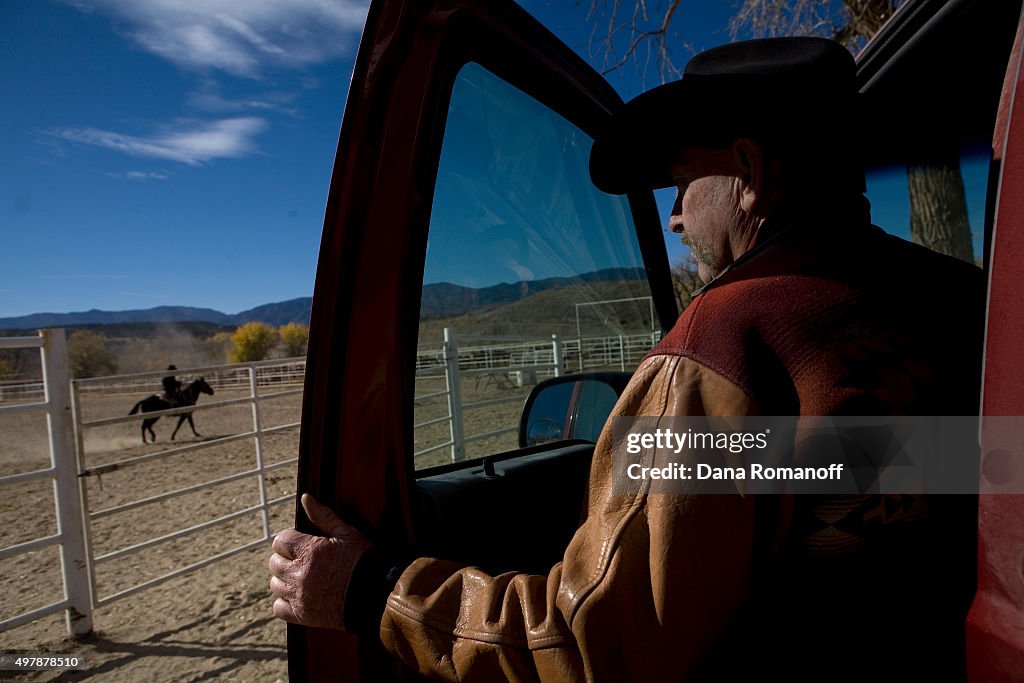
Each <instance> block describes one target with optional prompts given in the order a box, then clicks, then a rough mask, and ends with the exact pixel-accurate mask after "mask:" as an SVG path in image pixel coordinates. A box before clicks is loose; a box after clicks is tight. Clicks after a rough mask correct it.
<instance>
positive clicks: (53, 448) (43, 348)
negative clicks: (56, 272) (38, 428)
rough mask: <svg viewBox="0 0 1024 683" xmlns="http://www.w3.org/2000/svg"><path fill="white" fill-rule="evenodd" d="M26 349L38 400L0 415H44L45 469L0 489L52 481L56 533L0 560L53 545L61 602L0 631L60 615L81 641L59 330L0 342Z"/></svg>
mask: <svg viewBox="0 0 1024 683" xmlns="http://www.w3.org/2000/svg"><path fill="white" fill-rule="evenodd" d="M32 348H36V349H39V351H40V353H41V354H42V367H43V382H42V385H43V396H42V400H41V401H34V402H22V403H16V404H13V405H3V406H0V415H13V414H15V413H27V412H39V413H46V417H47V429H48V431H49V438H50V466H49V467H47V468H44V469H40V470H33V471H30V472H21V473H19V474H13V475H9V476H5V477H0V486H4V487H6V486H10V485H12V484H21V483H25V482H30V481H34V480H39V479H50V480H52V481H53V495H54V504H55V506H56V510H57V533H56V534H52V535H49V536H43V537H41V538H36V539H33V540H30V541H26V542H24V543H18V544H17V545H13V546H8V547H5V548H2V549H0V559H6V558H9V557H16V556H18V555H25V554H27V553H31V552H35V551H37V550H41V549H43V548H47V547H50V546H54V545H59V546H60V564H61V574H62V577H61V578H62V580H63V583H64V596H63V598H62V599H61V600H58V601H57V602H53V603H51V604H49V605H45V606H43V607H39V608H37V609H34V610H30V611H28V612H24V613H22V614H19V615H16V616H14V617H11V618H8V619H4V620H3V621H0V631H6V630H7V629H10V628H14V627H15V626H20V625H21V624H26V623H28V622H30V621H34V620H36V619H39V618H41V617H45V616H47V615H50V614H56V613H58V612H61V611H66V614H67V627H68V631H69V632H70V633H71V634H73V635H83V634H86V633H89V632H90V631H91V630H92V608H93V605H92V598H91V595H90V590H89V570H88V566H89V561H88V549H87V547H86V541H85V515H84V510H83V508H82V495H81V489H80V485H79V479H78V467H77V463H76V458H75V435H74V418H73V416H72V407H71V391H70V384H69V382H68V365H67V342H66V339H65V337H64V330H43V331H42V332H40V333H39V335H38V336H34V337H3V338H0V349H32ZM20 395H21V396H25V395H26V394H24V393H23V394H20Z"/></svg>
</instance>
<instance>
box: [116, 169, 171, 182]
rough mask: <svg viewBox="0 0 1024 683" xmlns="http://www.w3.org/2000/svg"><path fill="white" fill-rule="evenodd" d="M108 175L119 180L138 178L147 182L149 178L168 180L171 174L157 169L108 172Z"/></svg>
mask: <svg viewBox="0 0 1024 683" xmlns="http://www.w3.org/2000/svg"><path fill="white" fill-rule="evenodd" d="M107 176H109V177H111V178H115V179H117V180H137V181H140V182H145V181H147V180H167V179H168V178H169V177H170V176H168V175H167V174H166V173H158V172H156V171H128V172H126V173H107Z"/></svg>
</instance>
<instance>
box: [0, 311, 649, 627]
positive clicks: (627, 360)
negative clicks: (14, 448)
mask: <svg viewBox="0 0 1024 683" xmlns="http://www.w3.org/2000/svg"><path fill="white" fill-rule="evenodd" d="M659 338H660V334H659V333H644V334H630V335H617V336H606V337H591V338H586V337H585V338H577V339H565V340H563V339H561V338H559V337H558V336H557V335H552V336H551V337H550V338H532V339H523V338H509V337H472V336H464V337H462V336H459V337H457V336H456V334H455V331H454V330H453V329H450V328H448V329H445V332H444V341H443V342H442V343H441V344H434V345H422V346H421V347H420V349H419V350H418V353H417V361H416V376H417V389H418V393H417V395H416V397H415V400H416V402H417V405H420V404H422V403H429V402H438V403H440V404H441V405H443V410H441V411H438V412H439V413H440V414H436V415H434V416H431V417H429V418H427V419H424V420H422V421H420V422H419V423H418V424H416V425H415V430H416V431H419V430H424V429H430V428H435V429H436V428H441V429H443V425H447V430H446V432H447V433H446V435H445V436H444V437H442V438H441V442H440V443H434V444H430V445H429V446H428V447H425V448H423V449H421V450H418V451H416V453H415V454H414V455H415V458H416V459H421V458H422V457H423V456H425V455H427V454H430V453H437V452H439V451H446V452H447V456H448V458H447V459H449V460H450V461H452V462H457V461H459V460H462V459H464V458H465V457H466V445H467V444H470V443H476V442H480V441H484V440H486V439H491V438H495V437H500V436H503V435H505V434H509V433H511V432H514V431H516V429H517V425H516V424H509V423H504V424H499V423H493V422H492V423H488V422H487V421H486V420H484V421H479V420H478V421H477V427H476V432H471V430H470V429H469V428H467V423H466V415H467V413H471V412H472V411H477V410H483V411H487V410H491V409H495V408H500V407H501V406H503V405H508V404H513V403H521V402H522V401H523V398H524V397H523V396H522V395H505V396H502V395H497V396H489V395H487V391H486V389H488V387H489V386H490V385H487V384H485V385H484V389H485V391H482V392H481V391H475V392H472V393H473V396H471V398H473V399H474V400H469V401H467V400H466V395H464V393H463V383H464V382H466V381H469V382H470V388H471V389H472V388H474V386H476V387H477V388H478V387H479V384H480V383H481V382H484V383H486V382H494V384H493V386H494V387H496V388H497V389H524V390H525V389H528V387H529V386H531V385H533V384H535V383H537V382H538V381H541V380H543V379H545V378H547V377H556V376H560V375H561V374H563V373H567V372H574V371H579V370H584V369H586V370H594V369H599V368H608V369H622V370H627V369H630V368H632V367H635V365H636V364H637V363H638V362H639V360H640V359H641V358H643V356H644V355H645V354H646V353H647V352H649V351H650V349H651V348H652V347H653V345H654V344H655V343H657V341H658V339H659ZM0 348H38V349H39V350H40V352H41V354H42V360H43V382H42V383H41V386H42V387H43V392H42V395H41V396H38V395H36V396H35V397H34V394H33V391H34V390H28V389H26V390H24V391H21V392H20V394H19V395H20V396H21V398H22V400H21V402H16V403H7V402H5V403H4V404H3V405H0V415H4V414H16V413H26V412H42V413H46V415H47V417H48V422H47V424H48V430H49V444H50V465H49V466H48V467H45V468H42V469H37V470H33V471H29V472H20V473H17V474H12V475H8V476H4V477H0V487H2V486H8V485H13V484H19V483H24V482H30V481H36V480H45V479H50V480H53V481H54V482H55V483H54V501H55V506H56V509H57V520H58V530H57V533H56V534H50V535H46V536H42V537H39V538H34V539H31V540H29V541H25V542H22V543H18V544H15V545H12V546H8V547H5V548H0V559H7V558H11V557H16V556H18V555H22V554H25V553H29V552H35V551H37V550H40V549H44V548H48V547H52V546H59V547H60V557H61V571H62V580H63V585H64V596H63V598H62V599H61V600H58V601H56V602H53V603H51V604H48V605H43V606H41V607H38V608H34V609H32V610H30V611H27V612H24V613H22V614H18V615H15V616H13V617H11V618H8V619H6V620H3V621H0V632H2V631H4V630H6V629H10V628H14V627H16V626H19V625H21V624H25V623H28V622H30V621H33V620H35V619H38V618H40V617H43V616H47V615H50V614H54V613H58V612H60V611H65V612H66V621H67V628H68V630H69V632H70V633H72V634H75V635H81V634H85V633H88V632H89V631H91V630H92V614H93V611H94V610H95V609H96V608H98V607H103V606H106V605H109V604H111V603H112V602H115V601H117V600H120V599H122V598H126V597H128V596H131V595H135V594H137V593H138V592H140V591H143V590H146V589H148V588H151V587H154V586H157V585H159V584H162V583H164V582H166V581H169V580H171V579H174V578H176V577H179V576H181V575H183V574H185V573H187V572H190V571H193V570H197V569H200V568H202V567H206V566H208V565H210V564H211V563H213V562H217V561H219V560H221V559H224V558H227V557H230V556H232V555H235V554H237V553H241V552H245V551H247V550H250V549H252V548H256V547H260V546H263V547H265V546H266V544H267V543H268V542H269V540H270V539H271V533H270V510H271V509H272V508H274V506H277V505H280V504H283V503H287V502H289V501H292V500H294V493H288V494H287V495H284V496H280V497H277V498H271V497H270V493H269V491H268V488H267V483H266V479H265V477H266V475H267V474H268V473H270V472H273V471H275V470H279V469H282V468H285V467H293V466H295V464H296V463H297V460H298V459H297V458H290V459H285V460H282V461H280V462H274V463H268V462H267V461H266V452H265V447H264V441H265V438H266V437H267V436H268V435H272V434H277V433H280V432H285V431H289V430H295V429H297V428H298V427H299V425H300V423H299V422H297V421H296V422H288V423H285V424H279V425H274V426H267V425H266V423H265V420H264V414H263V412H262V409H261V406H262V404H264V403H265V402H266V401H268V400H272V399H281V398H287V397H295V396H300V395H301V394H302V385H303V381H304V375H305V359H302V358H291V359H277V360H268V361H260V362H255V363H243V364H233V365H210V366H203V367H194V368H182V369H179V370H177V371H175V374H176V375H177V376H178V377H179V378H187V377H198V376H203V377H204V378H205V379H206V381H207V383H209V384H210V385H211V386H213V387H214V388H215V389H216V390H218V391H220V390H229V391H232V392H241V393H242V394H243V395H241V396H237V395H236V396H232V397H231V398H227V399H223V398H217V399H216V400H210V401H203V402H200V403H197V404H196V405H192V406H180V407H175V408H170V409H167V410H160V411H154V412H149V413H139V414H135V415H118V416H114V417H90V418H86V417H85V416H84V415H83V410H82V403H83V398H87V397H94V396H106V395H120V394H126V393H133V394H146V393H150V394H151V393H153V392H154V390H158V388H159V386H160V378H162V377H164V376H166V375H167V374H168V373H167V371H166V370H163V371H152V372H143V373H135V374H128V375H118V376H112V377H97V378H88V379H77V380H71V379H70V377H69V373H68V365H67V349H66V341H65V336H64V332H63V330H46V331H42V332H40V333H39V335H38V336H31V337H7V338H0ZM22 384H23V385H24V386H29V385H31V384H32V383H31V382H23V383H22ZM421 388H422V390H421ZM4 389H5V391H7V392H8V393H5V396H6V397H8V399H9V398H10V397H11V396H12V395H13V394H11V393H10V386H6V387H4ZM15 393H18V392H15ZM481 393H482V394H484V397H483V398H480V394H481ZM474 397H475V398H474ZM36 399H40V400H36ZM238 406H250V408H251V411H250V418H249V419H251V428H249V429H245V430H244V431H241V432H237V433H231V434H228V435H225V436H220V437H217V438H211V439H209V440H205V441H202V442H198V443H188V444H183V445H180V446H174V447H172V448H167V449H164V450H160V451H156V452H150V453H143V454H139V455H132V456H129V457H122V458H120V459H117V460H113V461H107V462H104V463H102V464H92V463H91V461H90V459H89V457H88V456H89V454H88V453H87V452H86V451H87V448H86V438H85V436H86V434H87V433H88V432H90V430H97V429H101V428H104V427H110V426H114V425H119V424H127V423H135V424H138V421H139V420H144V419H148V418H153V417H161V416H175V415H181V414H184V413H195V412H201V411H210V410H223V409H225V408H231V407H238ZM248 439H251V440H252V441H253V444H254V453H253V464H252V465H251V466H247V467H246V468H245V469H243V470H242V471H238V472H232V473H230V474H222V475H221V476H216V477H214V478H212V479H209V480H208V481H202V482H198V483H191V482H190V483H188V485H185V486H179V487H177V488H175V489H174V490H171V491H165V492H159V493H151V494H149V495H145V494H144V493H141V492H140V493H139V494H138V495H136V496H134V497H132V498H131V499H130V500H126V501H121V502H118V503H117V504H113V505H108V506H106V507H103V508H101V509H93V508H92V507H90V504H89V499H88V498H89V496H88V487H87V486H86V482H87V481H88V477H99V476H101V475H104V474H107V473H110V472H114V471H118V470H125V469H129V468H132V467H136V466H138V465H141V464H143V463H151V462H158V461H169V462H173V460H174V459H175V458H177V457H179V456H182V455H185V454H189V453H193V452H196V451H202V450H206V449H213V448H216V447H218V446H223V445H225V444H229V443H233V442H238V441H244V440H248ZM252 480H255V482H254V484H255V486H254V489H255V493H256V494H257V501H258V502H257V503H256V504H254V505H248V506H247V507H243V508H242V509H240V510H233V511H230V512H227V513H226V514H221V515H220V516H218V517H216V518H214V519H207V520H202V521H199V522H197V523H195V524H191V525H190V526H187V527H186V528H180V529H175V530H172V531H168V532H166V533H160V534H157V535H154V536H153V537H151V538H144V539H142V540H138V541H136V542H133V543H131V544H130V545H127V546H126V547H122V548H116V549H112V550H109V551H106V552H103V553H102V554H97V552H96V550H95V548H94V545H93V541H92V524H93V522H95V521H97V520H101V519H104V518H108V517H110V516H112V515H116V514H119V513H126V512H129V511H134V512H135V513H136V514H144V513H145V511H146V510H147V509H152V508H150V506H153V505H156V504H159V503H163V502H167V501H172V500H175V499H178V498H180V497H181V496H186V495H189V494H194V493H197V492H200V491H204V490H207V489H211V488H213V487H216V486H221V485H225V484H228V483H232V482H244V481H252ZM251 516H258V518H259V526H260V532H261V533H260V534H259V537H257V538H253V539H251V540H245V541H243V542H241V544H240V545H236V546H235V547H232V548H230V549H227V550H223V551H221V550H220V549H219V548H218V549H217V550H218V552H216V553H215V554H213V555H211V556H209V557H205V558H199V559H197V561H195V562H193V563H191V564H188V565H186V566H182V567H175V568H174V569H173V570H172V571H169V572H167V573H165V574H163V575H161V576H157V577H155V578H150V579H148V580H144V581H139V582H137V583H134V584H133V585H129V586H128V587H119V589H118V590H117V591H116V592H111V593H109V594H106V595H101V594H100V592H99V591H98V590H97V578H96V577H97V568H98V567H103V566H106V565H108V564H109V563H111V562H113V561H116V560H118V559H122V558H125V557H127V556H130V555H133V554H135V553H139V552H142V551H145V550H148V549H150V548H156V547H158V546H162V545H163V544H165V543H169V542H172V541H175V540H177V539H182V538H186V537H189V536H191V535H193V534H197V533H200V532H203V531H205V530H208V529H212V528H216V527H219V526H221V525H225V524H228V523H231V522H234V521H236V520H239V519H243V518H246V517H251Z"/></svg>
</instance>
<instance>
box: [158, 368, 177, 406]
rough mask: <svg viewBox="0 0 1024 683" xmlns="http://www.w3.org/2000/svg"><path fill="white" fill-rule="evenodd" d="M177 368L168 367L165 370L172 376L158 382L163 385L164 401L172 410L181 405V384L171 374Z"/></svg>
mask: <svg viewBox="0 0 1024 683" xmlns="http://www.w3.org/2000/svg"><path fill="white" fill-rule="evenodd" d="M177 369H178V368H177V366H175V365H173V364H172V365H168V366H167V370H168V371H169V372H171V373H172V374H170V375H167V376H166V377H164V378H163V379H162V380H160V381H161V382H162V383H163V385H164V396H163V397H164V399H165V400H166V401H167V402H168V403H170V404H171V407H172V408H175V407H177V406H178V404H179V403H181V382H179V381H178V378H177V377H175V376H174V374H173V372H174V371H175V370H177Z"/></svg>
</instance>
